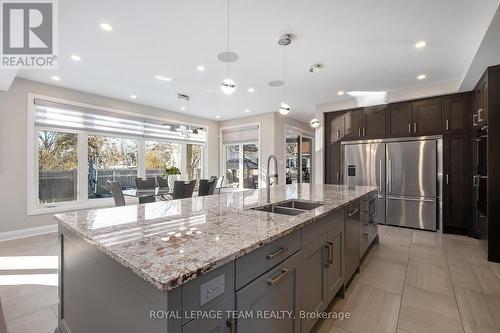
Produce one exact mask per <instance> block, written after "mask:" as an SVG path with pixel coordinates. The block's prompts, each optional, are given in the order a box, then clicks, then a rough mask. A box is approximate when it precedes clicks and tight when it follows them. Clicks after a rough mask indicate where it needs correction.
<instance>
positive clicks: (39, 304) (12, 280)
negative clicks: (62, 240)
mask: <svg viewBox="0 0 500 333" xmlns="http://www.w3.org/2000/svg"><path fill="white" fill-rule="evenodd" d="M58 253H59V249H58V244H57V236H56V234H51V235H44V236H38V237H32V238H25V239H20V240H13V241H7V242H0V302H1V305H2V311H3V316H4V320H5V324H6V327H7V332H8V333H53V332H54V330H55V329H56V327H57V303H58V296H57V267H58Z"/></svg>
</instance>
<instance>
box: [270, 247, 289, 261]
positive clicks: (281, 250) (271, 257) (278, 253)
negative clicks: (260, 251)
mask: <svg viewBox="0 0 500 333" xmlns="http://www.w3.org/2000/svg"><path fill="white" fill-rule="evenodd" d="M287 251H288V248H287V247H286V246H283V247H282V248H280V249H279V250H278V251H276V252H273V253H269V254H268V255H267V256H266V259H274V257H277V256H280V255H282V254H284V253H285V252H287Z"/></svg>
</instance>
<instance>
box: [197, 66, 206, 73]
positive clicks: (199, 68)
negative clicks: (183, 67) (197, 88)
mask: <svg viewBox="0 0 500 333" xmlns="http://www.w3.org/2000/svg"><path fill="white" fill-rule="evenodd" d="M196 69H197V70H198V71H199V72H204V71H205V66H203V65H198V66H196Z"/></svg>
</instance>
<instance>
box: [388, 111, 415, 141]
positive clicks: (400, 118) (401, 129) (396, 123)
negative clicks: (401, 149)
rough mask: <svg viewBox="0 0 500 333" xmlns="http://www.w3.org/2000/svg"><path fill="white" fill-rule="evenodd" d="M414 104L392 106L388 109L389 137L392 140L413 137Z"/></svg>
mask: <svg viewBox="0 0 500 333" xmlns="http://www.w3.org/2000/svg"><path fill="white" fill-rule="evenodd" d="M412 126H413V115H412V103H410V102H405V103H395V104H390V105H389V107H388V109H387V136H388V137H392V138H397V137H406V136H411V135H412V133H413V132H412Z"/></svg>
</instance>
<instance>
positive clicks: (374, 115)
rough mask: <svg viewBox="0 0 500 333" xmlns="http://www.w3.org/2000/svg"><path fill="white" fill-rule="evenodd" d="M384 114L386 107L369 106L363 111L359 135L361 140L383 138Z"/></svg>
mask: <svg viewBox="0 0 500 333" xmlns="http://www.w3.org/2000/svg"><path fill="white" fill-rule="evenodd" d="M385 114H386V106H385V105H378V106H370V107H366V108H364V109H363V117H364V119H363V123H364V124H363V125H364V126H363V128H362V130H361V135H362V137H363V139H380V138H385Z"/></svg>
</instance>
